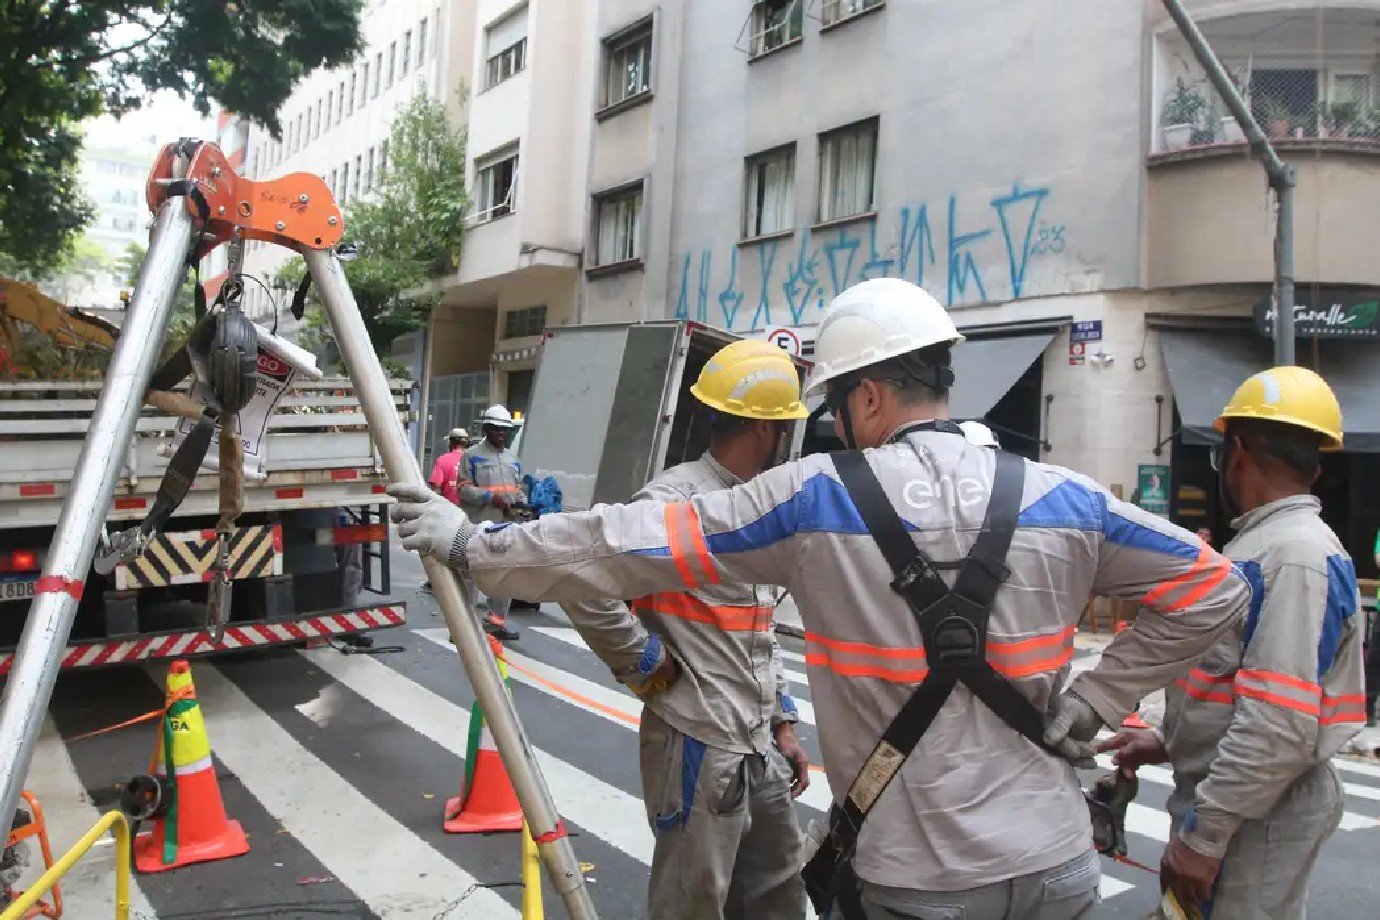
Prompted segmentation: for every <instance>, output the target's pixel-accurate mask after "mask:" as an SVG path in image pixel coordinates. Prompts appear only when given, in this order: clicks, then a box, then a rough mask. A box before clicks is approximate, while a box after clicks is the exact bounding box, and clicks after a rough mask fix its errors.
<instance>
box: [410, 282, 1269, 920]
mask: <svg viewBox="0 0 1380 920" xmlns="http://www.w3.org/2000/svg"><path fill="white" fill-rule="evenodd" d="M962 341H963V337H962V336H961V335H959V333H958V331H957V330H956V329H955V328H954V324H953V321H952V319H951V318H950V317H949V314H948V312H947V311H946V310H944V308H943V307H941V306H940V305H939V304H938V303H937V302H936V301H935V300H934V298H933V297H931V296H930V295H929V294H928V293H926V292H925V291H923V290H921V289H920V288H918V287H916V286H915V285H913V284H910V283H908V282H905V281H902V280H899V279H895V278H879V279H873V280H870V281H865V282H863V283H862V284H859V285H856V286H854V287H852V288H850V289H848V290H846V291H844V292H843V293H842V294H841V295H840V296H838V297H837V298H835V300H834V302H833V304H832V306H831V307H830V309H829V311H828V313H827V314H826V315H825V317H824V320H823V322H822V323H821V324H820V328H819V333H818V336H817V338H816V340H815V361H816V363H815V368H814V373H813V376H812V377H811V380H810V388H809V389H810V390H813V391H814V392H822V393H823V394H824V397H825V399H826V401H827V402H828V404H829V406H830V408H831V409H832V410H833V413H834V418H835V428H836V430H837V431H838V433H839V436H840V438H841V439H842V440H843V441H844V443H845V444H847V445H848V446H849V447H850V448H871V449H869V450H866V451H860V450H850V451H845V452H840V453H836V454H816V455H813V456H810V457H805V458H803V459H801V460H798V461H795V462H792V463H786V464H783V465H781V466H778V467H776V468H774V469H772V470H769V471H767V472H765V473H763V474H762V475H760V476H758V477H756V478H755V479H752V480H750V481H748V482H747V483H744V484H743V485H739V486H735V487H734V488H732V489H728V490H726V491H722V492H710V493H700V494H698V495H696V496H694V497H693V498H691V499H690V500H688V501H680V502H655V501H645V502H636V503H633V504H630V505H602V506H599V507H597V508H593V509H590V510H589V511H585V512H579V513H573V514H560V515H550V516H548V517H544V518H542V519H540V520H539V521H536V522H533V523H530V524H523V525H515V526H511V527H505V528H502V529H500V530H497V531H484V530H482V529H480V528H476V527H475V526H474V525H473V524H471V523H470V522H469V521H468V520H464V519H461V518H459V517H457V515H456V514H455V510H454V509H453V508H452V507H451V506H450V505H448V504H447V503H446V502H445V501H443V500H441V499H440V498H439V497H433V496H432V494H431V493H430V492H428V491H427V490H425V489H419V488H416V487H414V486H409V485H401V484H399V485H395V486H393V487H392V488H391V490H390V491H391V493H392V494H393V495H394V496H395V497H397V498H398V499H399V502H400V503H399V504H398V505H397V506H395V508H394V509H393V514H394V518H395V520H397V521H398V522H399V533H400V534H401V535H402V538H403V545H404V546H405V547H408V548H411V549H416V550H419V551H421V552H424V553H427V554H429V555H432V556H433V557H435V558H438V559H444V560H446V561H448V562H449V563H450V564H451V565H452V566H454V567H456V568H457V569H458V570H460V571H462V572H467V573H469V574H471V575H472V576H473V577H474V578H475V579H476V580H477V581H478V582H479V584H480V585H481V586H482V587H484V588H486V589H491V590H494V591H497V592H499V593H502V592H504V591H511V590H514V589H515V588H516V587H517V586H518V585H521V588H522V591H523V594H524V595H525V596H530V597H535V598H543V599H546V600H559V601H572V600H582V599H585V598H598V597H608V596H631V597H637V596H641V595H645V594H652V593H655V592H661V591H683V590H686V589H694V588H698V587H700V586H703V585H711V584H716V583H720V582H728V581H732V582H739V583H741V582H753V583H767V584H777V585H781V586H783V587H785V588H787V589H788V590H789V591H790V592H791V594H792V595H793V596H794V597H795V599H796V602H797V604H798V606H799V609H800V613H801V617H802V619H803V620H804V626H805V631H806V637H807V638H806V664H807V667H808V669H809V679H810V687H811V690H812V697H813V702H814V706H815V716H816V720H817V724H818V726H819V740H820V747H821V749H822V751H823V755H824V766H825V769H826V772H827V775H828V777H829V781H830V786H831V787H832V790H833V793H834V802H835V805H834V808H833V809H832V810H831V813H830V829H829V833H828V834H827V835H825V838H824V840H823V841H822V845H821V847H820V849H819V851H818V853H817V854H816V856H815V858H813V859H812V860H811V861H810V863H809V864H808V866H807V869H806V873H805V875H806V884H807V887H808V888H809V893H810V896H811V899H812V900H813V901H814V902H815V905H816V908H817V910H819V911H821V912H822V911H823V910H824V909H826V908H829V907H830V906H831V905H832V906H833V907H834V908H835V909H834V912H833V916H834V917H835V918H838V917H844V918H847V920H852V918H857V917H861V918H867V920H881V918H886V920H905V918H923V917H933V916H936V915H940V916H942V915H951V916H958V915H962V916H963V917H966V918H968V920H998V918H1008V917H1021V918H1024V920H1071V918H1081V917H1086V916H1088V915H1089V913H1090V912H1091V911H1092V910H1093V909H1094V905H1095V904H1096V903H1097V900H1098V882H1099V879H1100V867H1099V864H1098V858H1097V854H1096V853H1095V852H1094V850H1093V841H1092V832H1091V826H1090V822H1089V819H1088V812H1087V808H1086V805H1085V802H1084V798H1083V794H1082V791H1081V790H1080V789H1079V785H1078V778H1077V774H1076V773H1075V771H1074V768H1073V765H1072V763H1071V762H1070V760H1072V761H1077V762H1085V763H1090V762H1091V755H1092V740H1093V738H1094V736H1095V735H1096V733H1097V731H1098V730H1099V729H1101V728H1102V726H1103V725H1104V724H1110V725H1119V724H1120V723H1121V720H1122V719H1124V718H1125V717H1126V716H1127V715H1128V714H1129V713H1130V711H1131V710H1132V708H1133V707H1134V706H1135V703H1136V701H1137V700H1139V699H1140V698H1141V697H1142V696H1144V695H1146V694H1148V693H1150V692H1152V691H1153V690H1155V689H1158V688H1160V687H1163V686H1165V685H1166V684H1168V683H1171V682H1172V681H1173V680H1174V679H1175V678H1177V677H1180V676H1183V675H1184V674H1186V673H1187V672H1188V670H1189V668H1190V666H1191V665H1192V664H1193V662H1194V661H1195V660H1196V659H1197V658H1198V657H1199V656H1200V655H1201V654H1203V652H1205V651H1206V650H1207V649H1208V648H1209V647H1210V646H1211V645H1212V643H1213V642H1214V641H1215V640H1216V638H1217V637H1218V636H1219V635H1221V634H1222V633H1223V632H1224V631H1225V630H1227V629H1230V628H1231V627H1232V626H1233V625H1234V624H1236V623H1238V622H1240V618H1241V617H1242V616H1243V615H1244V614H1245V612H1246V610H1247V608H1248V607H1249V605H1250V598H1251V594H1250V588H1249V586H1248V585H1247V582H1246V580H1245V578H1244V577H1243V576H1242V575H1241V573H1239V572H1237V571H1236V570H1235V569H1233V568H1232V566H1231V564H1230V563H1229V562H1228V561H1227V560H1226V559H1224V558H1223V557H1222V556H1220V555H1218V554H1217V553H1215V552H1213V551H1212V550H1211V549H1208V548H1205V547H1203V546H1201V545H1200V544H1199V543H1198V541H1197V539H1196V538H1195V537H1194V536H1193V535H1192V534H1191V533H1188V532H1187V531H1185V530H1183V529H1182V528H1179V527H1176V526H1174V525H1173V524H1171V523H1169V522H1168V521H1165V520H1162V519H1160V518H1158V517H1156V516H1154V515H1151V514H1148V513H1146V512H1144V511H1142V510H1140V509H1139V508H1135V507H1133V506H1130V505H1128V504H1126V503H1124V502H1121V501H1119V500H1118V499H1116V498H1115V497H1114V496H1112V495H1111V494H1110V493H1108V492H1107V491H1106V490H1104V489H1102V488H1101V487H1100V486H1098V485H1097V484H1096V483H1094V482H1092V481H1091V480H1089V479H1087V478H1085V477H1083V476H1079V475H1077V474H1075V473H1072V472H1070V471H1068V470H1065V469H1061V468H1059V467H1055V466H1050V465H1047V464H1042V463H1035V462H1032V461H1027V460H1024V459H1022V458H1021V457H1019V456H1016V455H1015V454H1010V453H1006V452H1003V451H994V450H987V449H983V448H978V447H974V446H973V445H972V444H970V443H969V442H968V440H967V439H966V438H965V437H964V436H963V434H962V431H961V430H960V429H959V427H958V425H956V424H954V423H953V422H951V421H949V420H948V414H949V413H948V391H949V388H950V387H951V386H952V385H953V384H954V375H953V370H952V367H951V362H950V349H951V348H952V347H954V346H956V345H959V344H960V343H961V342H962ZM808 392H809V391H808V390H807V394H808ZM1096 595H1105V596H1111V597H1120V598H1128V599H1132V600H1135V601H1137V602H1140V603H1142V604H1144V606H1143V607H1142V609H1141V612H1140V614H1139V616H1138V617H1137V618H1136V620H1135V622H1134V623H1133V624H1132V625H1131V627H1130V628H1129V629H1127V630H1125V631H1123V632H1122V633H1120V634H1119V635H1118V636H1116V638H1115V639H1113V641H1112V644H1111V646H1110V647H1109V648H1108V650H1107V652H1106V654H1104V655H1103V657H1102V659H1101V660H1100V661H1099V663H1098V664H1097V665H1096V666H1095V667H1094V668H1093V669H1091V670H1089V671H1086V672H1084V673H1082V674H1080V675H1078V676H1077V677H1075V678H1074V679H1073V681H1072V682H1071V683H1070V684H1069V687H1068V689H1066V690H1064V691H1063V692H1060V688H1061V687H1063V686H1064V684H1065V683H1066V681H1067V678H1068V675H1069V664H1070V662H1071V661H1072V658H1073V635H1074V629H1075V626H1076V624H1077V622H1078V618H1079V615H1080V613H1081V611H1082V610H1083V607H1084V606H1085V605H1086V604H1087V599H1088V598H1089V597H1092V596H1096ZM960 684H961V685H962V686H961V687H960V686H959V685H960ZM917 747H918V748H920V749H919V750H916V748H917ZM912 750H916V753H915V756H913V757H912V756H910V754H911V751H912ZM864 822H865V827H864ZM860 829H861V834H859V830H860Z"/></svg>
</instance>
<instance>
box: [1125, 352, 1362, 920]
mask: <svg viewBox="0 0 1380 920" xmlns="http://www.w3.org/2000/svg"><path fill="white" fill-rule="evenodd" d="M1215 427H1216V428H1217V430H1218V431H1219V432H1221V433H1222V443H1221V444H1220V445H1219V446H1218V447H1216V448H1215V449H1214V452H1213V464H1214V467H1215V469H1216V470H1217V474H1218V477H1219V487H1220V493H1221V497H1222V499H1223V502H1224V504H1225V505H1226V507H1227V508H1228V510H1229V511H1230V513H1231V514H1232V516H1233V520H1232V527H1233V528H1234V529H1235V530H1236V531H1237V534H1236V537H1235V539H1233V540H1232V541H1231V543H1229V544H1227V547H1226V549H1225V550H1224V551H1223V552H1224V553H1225V555H1226V556H1228V557H1229V558H1230V559H1232V560H1233V562H1235V564H1236V566H1237V567H1238V568H1239V569H1240V570H1241V571H1242V572H1243V573H1244V574H1245V576H1246V580H1247V581H1249V582H1250V583H1251V590H1252V595H1253V597H1252V602H1251V606H1250V609H1249V611H1248V613H1247V615H1246V619H1245V621H1244V622H1243V623H1242V624H1241V627H1240V628H1238V629H1234V630H1229V631H1228V632H1226V633H1223V635H1222V637H1221V638H1220V639H1218V641H1217V644H1216V645H1215V646H1213V648H1212V649H1211V650H1210V651H1209V652H1208V653H1207V655H1206V656H1204V657H1203V659H1202V660H1201V661H1200V662H1199V664H1198V666H1197V667H1195V668H1194V669H1193V670H1192V671H1191V672H1189V675H1188V677H1187V678H1185V679H1183V680H1180V681H1178V682H1177V684H1176V685H1174V686H1171V687H1170V688H1169V689H1168V692H1167V698H1166V707H1165V714H1164V726H1163V729H1162V730H1161V731H1158V732H1156V731H1140V732H1122V733H1121V734H1119V735H1117V736H1116V737H1115V738H1113V739H1111V740H1110V741H1108V742H1105V743H1104V744H1103V745H1101V748H1102V749H1114V750H1116V751H1117V754H1116V758H1115V759H1116V761H1117V763H1118V764H1119V765H1121V766H1122V767H1124V768H1127V769H1134V768H1135V767H1137V766H1139V765H1140V764H1146V763H1163V762H1166V761H1168V762H1169V763H1171V764H1172V765H1173V767H1174V786H1175V789H1174V793H1173V795H1171V796H1170V799H1169V803H1168V807H1169V812H1170V815H1171V817H1172V818H1173V834H1172V836H1171V838H1170V843H1169V846H1168V847H1167V848H1166V850H1165V855H1164V859H1163V862H1162V866H1161V869H1162V877H1163V878H1164V880H1165V881H1166V882H1167V883H1168V885H1169V886H1170V887H1171V888H1172V889H1173V890H1174V891H1175V893H1176V894H1178V895H1179V898H1180V900H1181V902H1182V903H1185V904H1194V903H1196V904H1200V905H1203V906H1205V907H1210V914H1211V916H1212V918H1213V920H1247V918H1257V917H1272V918H1275V920H1295V918H1302V917H1303V916H1304V914H1305V911H1306V903H1305V902H1306V899H1307V892H1308V877H1309V875H1310V874H1311V872H1312V870H1313V864H1314V862H1315V861H1316V860H1317V857H1318V851H1319V850H1320V849H1321V848H1322V845H1323V843H1324V842H1325V841H1326V840H1327V838H1328V837H1329V836H1331V834H1332V832H1333V831H1334V830H1336V829H1337V825H1338V823H1339V822H1340V821H1341V818H1342V804H1343V800H1342V794H1341V784H1340V783H1339V782H1338V780H1337V774H1336V771H1335V770H1334V769H1333V767H1332V764H1331V758H1332V755H1334V754H1336V753H1337V752H1338V751H1339V750H1341V748H1342V747H1343V745H1345V744H1346V742H1347V741H1348V740H1349V739H1350V738H1351V737H1352V736H1353V735H1355V734H1356V733H1357V732H1359V731H1360V730H1361V728H1362V727H1363V726H1364V725H1365V721H1366V710H1365V689H1364V678H1363V674H1362V666H1361V628H1362V621H1363V619H1364V618H1358V617H1357V616H1356V612H1357V611H1358V610H1359V609H1360V603H1361V601H1360V594H1359V593H1358V591H1357V586H1356V569H1355V566H1353V564H1352V561H1351V558H1350V557H1349V556H1348V555H1347V552H1346V550H1345V549H1344V548H1343V547H1342V544H1341V541H1340V540H1338V539H1337V536H1336V534H1334V533H1333V532H1332V530H1331V529H1330V528H1329V527H1328V526H1327V525H1326V524H1324V523H1323V521H1322V518H1321V516H1320V510H1321V508H1320V505H1319V503H1318V499H1316V498H1315V497H1313V495H1311V494H1310V489H1311V487H1312V485H1313V482H1314V480H1316V479H1317V477H1318V472H1319V464H1320V454H1321V453H1322V452H1323V451H1334V450H1340V449H1341V447H1342V411H1341V408H1340V407H1339V406H1338V404H1337V397H1336V396H1335V395H1333V393H1332V390H1331V388H1330V387H1328V385H1327V383H1326V382H1325V381H1324V380H1323V379H1322V378H1321V377H1319V376H1318V375H1317V374H1315V373H1313V372H1312V371H1310V370H1306V369H1305V368H1301V367H1276V368H1273V369H1272V370H1268V371H1262V372H1261V373H1259V374H1256V375H1255V376H1254V377H1251V378H1250V379H1249V380H1247V381H1246V382H1245V383H1243V384H1242V385H1241V387H1240V388H1239V389H1238V390H1237V391H1236V395H1234V396H1233V397H1232V398H1231V402H1230V403H1228V404H1227V407H1226V409H1224V410H1223V411H1222V415H1221V417H1219V418H1218V419H1217V421H1216V425H1215ZM1204 552H1207V550H1204Z"/></svg>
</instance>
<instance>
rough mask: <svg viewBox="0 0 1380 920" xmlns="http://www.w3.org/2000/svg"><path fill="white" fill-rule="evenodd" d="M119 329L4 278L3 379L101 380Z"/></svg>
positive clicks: (0, 299) (0, 289) (0, 310)
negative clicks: (96, 378)
mask: <svg viewBox="0 0 1380 920" xmlns="http://www.w3.org/2000/svg"><path fill="white" fill-rule="evenodd" d="M117 335H119V329H118V328H116V327H115V326H114V325H112V324H111V323H109V322H107V321H105V320H104V319H101V318H100V317H99V316H96V315H95V314H93V313H88V312H86V311H85V310H79V309H76V308H74V307H67V306H64V305H62V304H61V303H58V302H57V301H56V300H54V299H53V298H51V297H49V296H48V295H47V294H44V293H43V292H42V291H40V290H39V289H38V288H36V287H34V286H33V285H32V284H29V283H28V282H25V281H16V280H13V279H11V278H4V277H0V379H3V380H16V379H19V380H36V379H37V380H55V379H56V380H64V379H66V380H72V379H81V378H86V377H98V376H100V374H101V372H102V370H103V368H104V366H105V363H106V361H107V360H108V358H109V355H110V350H111V349H112V348H113V347H114V345H115V338H116V336H117Z"/></svg>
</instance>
